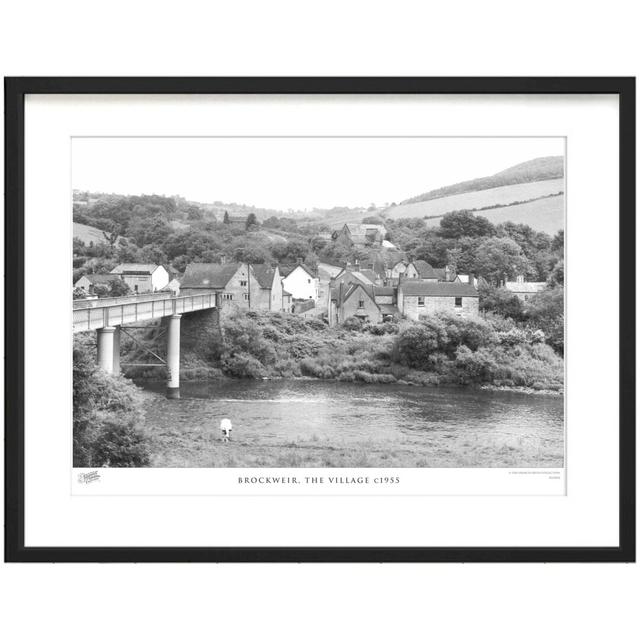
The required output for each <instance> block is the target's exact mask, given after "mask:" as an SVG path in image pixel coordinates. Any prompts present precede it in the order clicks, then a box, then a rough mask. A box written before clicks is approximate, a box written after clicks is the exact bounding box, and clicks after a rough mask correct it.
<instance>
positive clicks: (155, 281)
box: [151, 266, 169, 291]
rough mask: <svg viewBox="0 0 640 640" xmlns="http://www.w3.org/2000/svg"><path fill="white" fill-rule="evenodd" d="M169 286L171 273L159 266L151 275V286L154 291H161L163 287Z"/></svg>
mask: <svg viewBox="0 0 640 640" xmlns="http://www.w3.org/2000/svg"><path fill="white" fill-rule="evenodd" d="M168 284H169V272H168V271H167V270H166V269H165V268H164V267H163V266H159V267H158V268H157V269H156V270H155V271H154V272H153V273H152V274H151V286H152V288H153V290H154V291H160V289H162V288H163V287H166V286H167V285H168Z"/></svg>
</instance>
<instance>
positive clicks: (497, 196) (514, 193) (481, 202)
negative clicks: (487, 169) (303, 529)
mask: <svg viewBox="0 0 640 640" xmlns="http://www.w3.org/2000/svg"><path fill="white" fill-rule="evenodd" d="M560 191H564V178H558V179H556V180H543V181H541V182H528V183H526V184H512V185H508V186H506V187H496V188H494V189H485V190H484V191H472V192H470V193H461V194H459V195H455V196H447V197H445V198H438V199H437V200H427V201H425V202H415V203H413V204H401V205H398V206H396V207H391V208H389V209H388V210H387V212H386V216H387V217H388V218H392V219H396V218H424V216H441V215H444V214H445V213H448V212H449V211H459V210H460V209H480V208H481V207H488V206H491V205H495V204H509V203H511V202H516V201H520V202H521V201H523V200H531V199H532V198H540V197H542V196H547V195H549V194H551V193H558V192H560ZM488 213H490V211H482V212H479V214H480V215H483V216H484V215H487V214H488ZM532 226H533V225H532Z"/></svg>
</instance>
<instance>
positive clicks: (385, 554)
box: [4, 77, 636, 562]
mask: <svg viewBox="0 0 640 640" xmlns="http://www.w3.org/2000/svg"><path fill="white" fill-rule="evenodd" d="M4 87H5V354H6V358H5V561H7V562H634V561H635V538H636V529H635V526H636V525H635V499H636V492H635V464H636V462H635V446H636V444H635V173H636V167H635V133H636V131H635V78H631V77H555V78H554V77H537V78H536V77H527V78H525V77H486V78H483V77H473V78H465V77H456V78H437V77H435V78H429V77H377V78H376V77H366V78H364V77H361V78H353V77H306V78H305V77H218V78H205V77H191V78H189V77H175V78H170V77H25V78H5V84H4ZM227 93H234V94H535V95H540V94H616V95H617V96H618V97H619V107H620V108H619V149H620V155H619V160H620V177H619V187H620V264H619V287H620V292H621V293H622V292H624V295H620V327H619V329H620V334H619V335H620V345H624V348H623V349H621V348H620V345H618V348H619V353H620V371H619V374H620V390H619V397H620V415H619V437H620V440H619V441H620V449H619V456H620V475H619V497H620V503H619V530H620V540H619V544H618V545H617V546H612V547H288V548H286V547H234V548H229V547H211V548H209V547H170V548H164V547H55V548H54V547H26V546H25V541H24V518H25V504H24V454H25V447H24V385H25V382H24V339H25V334H24V319H25V318H24V290H23V287H24V268H25V264H24V260H25V244H24V243H25V235H24V150H25V137H24V136H25V129H24V100H25V96H26V95H27V94H227Z"/></svg>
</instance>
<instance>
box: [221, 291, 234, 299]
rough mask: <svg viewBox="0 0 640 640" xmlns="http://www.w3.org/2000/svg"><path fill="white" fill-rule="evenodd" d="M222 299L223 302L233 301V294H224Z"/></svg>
mask: <svg viewBox="0 0 640 640" xmlns="http://www.w3.org/2000/svg"><path fill="white" fill-rule="evenodd" d="M222 299H223V300H233V293H223V294H222Z"/></svg>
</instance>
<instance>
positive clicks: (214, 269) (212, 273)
mask: <svg viewBox="0 0 640 640" xmlns="http://www.w3.org/2000/svg"><path fill="white" fill-rule="evenodd" d="M180 291H181V293H182V295H196V294H198V293H211V292H215V293H216V294H218V305H219V306H220V307H224V306H231V305H232V306H235V307H236V308H238V309H261V310H266V311H268V310H272V311H281V310H282V284H281V282H280V274H279V271H278V269H277V268H273V267H270V266H268V265H248V264H246V263H228V264H214V263H204V262H193V263H191V264H189V265H187V268H186V270H185V272H184V276H183V278H182V283H181V287H180Z"/></svg>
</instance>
